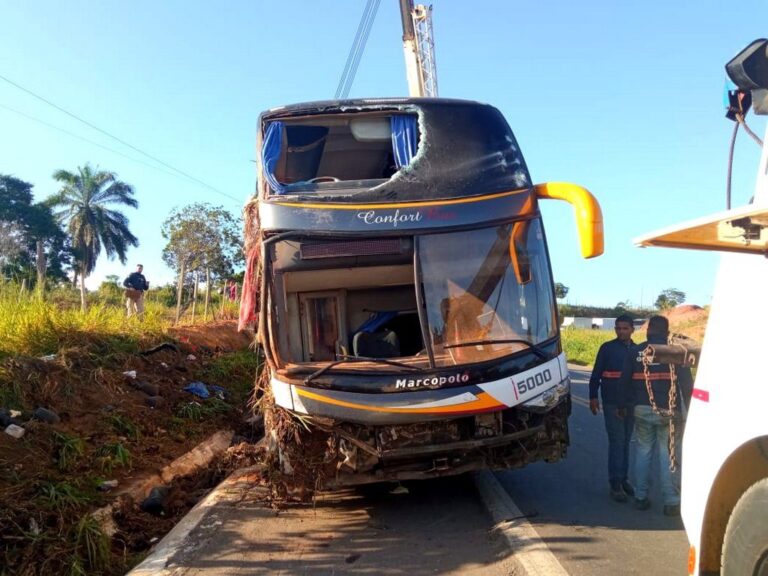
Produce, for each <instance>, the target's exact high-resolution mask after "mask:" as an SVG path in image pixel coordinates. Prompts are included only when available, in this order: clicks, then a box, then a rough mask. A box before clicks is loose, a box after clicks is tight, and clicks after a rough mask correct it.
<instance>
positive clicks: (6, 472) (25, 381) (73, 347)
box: [0, 290, 259, 576]
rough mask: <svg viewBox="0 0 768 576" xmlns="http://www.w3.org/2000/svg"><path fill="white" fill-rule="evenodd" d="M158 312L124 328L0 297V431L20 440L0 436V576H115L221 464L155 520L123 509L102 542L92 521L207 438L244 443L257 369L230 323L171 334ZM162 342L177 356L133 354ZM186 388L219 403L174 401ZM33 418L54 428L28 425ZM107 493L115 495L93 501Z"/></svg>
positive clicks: (121, 321) (184, 487)
mask: <svg viewBox="0 0 768 576" xmlns="http://www.w3.org/2000/svg"><path fill="white" fill-rule="evenodd" d="M166 312H167V309H165V308H164V307H163V306H161V305H160V304H152V303H150V306H149V307H148V313H147V315H146V316H145V318H144V321H143V322H139V321H138V320H132V321H126V319H125V317H124V312H123V310H122V308H118V307H116V306H114V305H111V304H109V303H105V302H101V303H96V302H94V303H93V305H92V306H91V308H90V309H89V311H88V312H87V313H85V314H83V313H81V312H79V311H78V310H76V309H74V308H72V307H68V306H66V305H62V302H61V301H60V300H59V301H58V302H57V297H56V295H54V297H53V298H52V301H49V302H45V303H43V302H40V301H39V300H37V299H36V298H35V296H34V295H28V296H24V297H21V298H20V297H19V293H18V291H17V290H5V291H3V290H0V409H3V410H4V411H5V412H4V416H5V417H6V418H7V417H9V412H10V411H11V410H13V411H14V414H16V412H15V411H18V412H19V413H20V414H19V415H17V416H15V418H14V422H15V423H18V424H19V425H21V426H22V427H23V428H24V429H25V434H24V436H23V437H22V438H18V439H17V438H13V437H12V436H10V435H8V434H4V433H2V432H0V574H2V575H3V576H5V575H6V574H23V575H33V574H40V575H42V574H46V575H47V574H123V573H125V571H126V570H127V569H128V568H130V567H131V566H132V565H133V564H135V562H136V561H138V560H139V559H140V558H141V557H142V555H143V554H144V553H145V551H146V550H147V549H148V547H149V545H150V541H151V540H152V539H153V538H156V537H161V536H162V535H163V534H164V533H165V532H166V531H167V530H168V529H170V528H171V527H172V526H173V525H174V523H175V522H176V521H177V520H178V518H179V516H180V515H182V514H184V513H185V512H186V511H187V510H188V509H189V507H190V506H191V505H193V504H194V502H195V501H196V500H197V498H199V497H200V496H201V495H202V494H203V493H204V491H205V490H207V489H208V488H209V487H210V486H211V485H212V483H213V482H215V481H216V480H218V479H219V478H220V477H221V474H222V473H223V470H224V469H223V468H221V467H223V466H226V463H225V462H222V463H220V464H219V466H218V467H214V468H212V469H211V470H208V471H206V472H205V473H203V474H202V475H197V476H195V477H188V478H182V479H180V480H179V481H177V482H174V483H173V484H172V485H170V486H169V487H168V493H167V494H166V497H165V504H164V508H163V512H162V515H161V516H159V517H156V516H151V515H149V514H147V513H144V512H140V511H139V510H138V508H137V506H138V505H139V504H140V503H139V502H130V501H125V502H123V503H122V505H121V507H119V509H118V511H117V513H116V514H115V520H116V523H117V527H118V532H117V534H116V535H115V536H114V537H113V538H109V537H107V535H106V534H105V533H104V530H103V526H102V525H101V524H100V523H99V522H98V521H96V520H95V519H94V517H93V516H92V512H93V511H94V510H96V509H98V508H100V507H102V506H104V505H106V504H109V503H111V502H112V501H113V500H114V499H115V495H116V494H117V493H119V492H120V490H121V489H122V488H123V487H125V486H126V485H128V484H129V483H131V482H132V481H134V480H136V479H140V478H142V477H143V476H146V475H148V474H151V473H154V472H157V470H158V469H159V468H161V467H162V466H164V465H166V464H168V463H169V462H170V461H171V460H173V459H174V458H176V457H178V456H180V455H181V454H184V453H185V452H187V451H188V450H189V449H190V448H192V447H193V446H194V445H196V444H197V443H198V442H200V441H201V440H203V439H204V438H205V437H207V436H208V435H209V434H211V433H212V432H214V431H216V430H219V429H233V428H235V429H236V432H238V433H239V434H241V435H247V434H248V433H249V432H250V428H249V426H248V425H246V424H245V423H244V421H245V419H246V418H247V417H248V416H249V415H250V411H249V410H250V409H249V407H248V405H249V399H250V396H251V393H252V390H253V378H254V374H255V373H256V372H257V370H258V362H259V360H258V356H257V355H256V353H254V352H253V351H251V350H249V349H248V348H247V345H248V342H249V339H248V338H247V337H245V336H243V335H237V333H236V332H235V328H234V322H229V323H218V324H216V325H214V326H212V327H210V328H209V329H207V330H206V331H205V337H204V338H203V337H202V336H201V334H200V331H199V329H198V328H196V327H185V328H178V329H170V328H169V326H168V324H167V322H166V320H165V317H166V315H167V314H166ZM161 342H172V343H174V346H175V349H174V348H170V347H169V348H167V349H164V350H162V351H159V352H157V353H154V354H151V355H142V354H141V353H140V352H141V351H146V350H147V349H149V348H151V347H153V346H155V345H157V344H159V343H161ZM190 354H192V355H193V357H191V356H189V355H190ZM128 371H135V372H136V378H135V379H134V378H131V377H130V376H126V375H125V374H124V372H128ZM197 380H199V381H202V382H205V383H206V384H215V385H219V386H222V387H224V388H225V389H226V396H224V398H223V399H220V398H209V399H206V400H203V399H200V398H197V397H195V396H193V395H192V394H190V393H189V392H184V391H183V390H182V389H183V387H184V386H185V385H186V384H188V383H189V382H192V381H197ZM38 408H45V409H47V410H50V411H52V412H54V413H55V414H56V416H57V417H58V421H52V422H50V423H46V422H45V421H43V420H41V419H40V418H35V417H33V414H34V412H35V410H37V409H38ZM2 428H5V427H4V426H3V427H2ZM106 480H116V481H117V483H118V487H117V488H115V489H113V490H112V491H109V492H103V491H100V490H99V486H100V485H102V483H103V482H104V481H106Z"/></svg>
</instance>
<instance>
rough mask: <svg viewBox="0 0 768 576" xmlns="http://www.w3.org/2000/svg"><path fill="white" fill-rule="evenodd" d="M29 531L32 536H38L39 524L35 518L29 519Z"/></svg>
mask: <svg viewBox="0 0 768 576" xmlns="http://www.w3.org/2000/svg"><path fill="white" fill-rule="evenodd" d="M29 531H30V532H31V533H32V534H33V535H34V536H40V524H38V523H37V520H35V519H34V518H30V519H29Z"/></svg>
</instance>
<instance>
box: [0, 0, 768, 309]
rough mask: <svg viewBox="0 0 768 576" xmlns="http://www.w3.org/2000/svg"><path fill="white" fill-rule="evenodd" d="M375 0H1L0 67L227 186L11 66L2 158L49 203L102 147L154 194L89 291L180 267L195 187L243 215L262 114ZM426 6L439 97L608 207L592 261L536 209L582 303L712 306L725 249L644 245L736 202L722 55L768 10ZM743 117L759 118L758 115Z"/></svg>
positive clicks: (559, 272) (752, 3)
mask: <svg viewBox="0 0 768 576" xmlns="http://www.w3.org/2000/svg"><path fill="white" fill-rule="evenodd" d="M364 4H365V3H364V2H363V0H295V1H292V2H288V1H284V2H265V1H255V0H254V1H245V0H241V1H234V0H233V1H229V2H216V3H214V2H202V1H194V0H184V1H163V2H157V1H152V2H150V1H146V0H133V1H131V2H125V1H123V2H117V1H111V0H105V1H99V2H96V1H89V2H86V1H81V0H70V1H68V2H61V1H54V0H49V1H36V0H4V1H3V2H2V4H0V22H2V27H3V34H2V35H0V75H2V76H4V77H6V78H8V79H10V80H12V81H13V82H15V83H17V84H20V85H22V86H24V87H25V88H27V89H29V90H31V91H33V92H35V93H37V94H39V95H41V96H43V97H45V98H46V99H48V100H50V101H52V102H54V103H55V104H57V105H58V106H60V107H62V108H65V109H66V110H69V111H70V112H72V113H74V114H76V115H78V116H80V117H82V118H85V119H86V120H88V121H89V122H91V123H92V124H94V125H96V126H98V127H99V128H101V129H103V130H105V131H108V132H110V133H112V134H114V135H116V136H118V137H120V138H121V139H122V140H125V141H127V142H129V143H131V144H132V145H134V146H136V147H137V148H140V149H142V150H144V151H146V152H148V153H150V154H152V155H153V156H156V157H158V158H160V159H162V160H163V161H164V162H166V163H167V164H170V165H172V166H174V167H176V168H178V169H180V170H182V171H184V172H187V173H188V174H190V175H192V176H194V177H195V178H197V179H199V180H201V181H203V182H205V183H207V184H209V185H210V186H213V187H214V188H216V189H217V190H220V191H222V192H223V193H224V194H226V195H227V196H222V195H219V194H217V193H216V192H213V191H212V190H210V189H209V188H206V187H204V186H202V185H200V184H198V183H195V182H193V181H190V180H188V179H185V178H183V177H176V176H172V175H170V174H169V173H168V171H167V169H162V170H161V169H158V168H157V165H156V163H154V162H153V161H151V160H149V159H147V158H146V157H143V156H141V155H140V154H139V153H138V152H136V151H133V150H130V149H128V148H126V147H124V146H122V145H121V144H119V143H117V142H115V141H112V140H110V139H109V138H107V137H106V136H104V135H103V134H101V133H99V132H97V131H94V130H92V129H91V128H88V127H87V126H85V125H83V124H81V123H79V122H77V121H76V120H74V119H72V118H70V117H68V116H66V115H64V114H62V113H61V112H59V111H57V110H55V109H54V108H52V107H50V106H48V105H46V104H44V103H43V102H40V101H39V100H36V99H34V98H33V97H31V96H30V95H29V94H26V93H24V92H22V91H21V90H19V89H17V88H15V87H13V86H11V85H10V84H8V83H7V82H4V81H2V80H0V172H1V173H10V174H13V175H15V176H16V177H18V178H21V179H23V180H26V181H28V182H31V183H33V184H34V186H35V191H36V195H37V196H38V198H41V199H42V198H43V197H45V196H48V195H49V194H51V193H53V192H55V191H56V183H55V182H54V181H53V180H52V179H51V174H52V173H53V172H54V170H56V169H60V168H64V169H68V170H75V169H76V167H77V166H78V165H82V164H83V163H85V162H91V163H92V164H94V165H97V166H99V167H100V168H101V169H105V170H110V171H114V172H116V173H117V174H118V177H119V178H120V179H121V180H124V181H126V182H128V183H130V184H132V185H133V186H134V187H135V189H136V198H137V200H138V201H139V203H140V206H139V209H138V210H128V212H127V214H128V216H129V218H130V221H131V227H132V229H133V231H134V233H136V235H137V236H138V237H139V238H140V241H141V244H140V246H139V247H138V248H135V249H132V250H131V252H130V253H129V264H128V266H122V265H121V264H120V263H119V262H117V261H109V260H107V258H106V257H104V256H102V258H101V259H100V261H99V264H98V266H97V268H96V271H95V273H94V275H93V276H92V278H91V279H90V280H89V282H88V285H89V286H91V287H95V286H97V285H98V283H99V282H100V281H101V280H102V279H103V277H104V276H105V275H107V274H118V275H120V276H124V275H125V274H126V273H127V271H128V270H129V269H131V268H132V265H133V264H134V263H136V262H142V263H143V264H144V265H145V273H146V275H147V277H148V278H149V279H150V281H152V282H153V284H159V283H165V282H169V281H171V280H172V279H173V272H172V271H170V270H168V269H167V268H165V266H164V265H163V264H162V261H161V259H160V253H161V250H162V248H163V245H164V243H163V240H162V238H161V236H160V227H161V225H162V222H163V220H164V219H165V218H166V216H167V215H168V213H169V212H170V211H171V210H172V209H173V208H174V207H175V206H181V205H184V204H187V203H191V202H198V201H207V202H211V203H213V204H221V205H223V206H225V207H226V208H228V209H230V210H232V211H233V212H235V213H237V212H239V210H240V208H241V206H242V204H243V202H244V201H245V200H246V199H247V198H248V197H249V195H250V194H251V193H252V191H253V190H254V186H255V177H256V175H255V164H254V163H253V160H254V156H255V154H254V142H255V134H256V124H257V117H258V114H259V112H261V111H262V110H265V109H267V108H271V107H274V106H278V105H282V104H288V103H293V102H303V101H310V100H319V99H326V98H331V97H333V94H334V93H335V91H336V86H337V84H338V82H339V78H340V76H341V72H342V70H343V68H344V63H345V61H346V58H347V53H348V51H349V47H350V45H351V42H352V39H353V36H354V33H355V31H356V29H357V25H358V21H359V18H360V15H361V13H362V10H363V6H364ZM433 6H434V13H433V23H434V33H435V44H436V55H437V68H438V79H439V87H440V95H441V96H444V97H453V98H467V99H473V100H480V101H484V102H488V103H491V104H493V105H495V106H497V107H498V108H499V109H500V110H501V111H502V112H503V113H504V115H505V116H506V118H507V120H508V121H509V123H510V125H511V126H512V128H513V130H514V131H515V134H516V136H517V139H518V141H519V143H520V145H521V147H522V149H523V153H524V154H525V157H526V160H527V163H528V167H529V169H530V171H531V174H532V177H533V180H534V181H535V182H544V181H571V182H575V183H578V184H581V185H583V186H586V187H588V188H589V189H590V190H591V191H592V192H593V193H594V194H595V196H597V198H598V199H599V201H600V203H601V205H602V208H603V215H604V219H605V230H606V252H605V255H604V256H602V257H600V258H597V259H594V260H589V261H585V260H582V259H581V257H580V255H579V250H578V246H577V244H576V232H575V225H574V221H573V216H572V212H571V209H570V208H569V207H568V206H567V205H565V204H560V203H551V202H549V203H545V204H544V206H543V208H542V210H543V212H544V217H545V227H546V230H547V235H548V239H549V244H550V251H551V256H552V265H553V271H554V275H555V280H556V281H559V282H562V283H564V284H565V285H567V286H569V287H570V293H569V296H568V298H567V301H568V302H570V303H574V304H594V305H609V306H611V305H614V304H616V303H617V302H619V301H625V300H627V301H630V302H631V303H633V304H635V305H639V304H644V305H650V304H652V303H653V301H654V300H655V298H656V296H657V295H658V293H659V292H660V291H661V290H663V289H665V288H671V287H673V288H678V289H680V290H683V291H684V292H686V294H687V295H688V302H690V303H695V304H707V303H708V302H709V299H710V295H711V290H712V285H713V277H714V271H715V269H716V266H717V261H718V258H717V256H715V255H710V254H697V253H692V252H686V251H676V250H662V249H645V250H641V249H638V248H635V247H633V246H632V244H631V239H632V238H633V237H635V236H638V235H640V234H643V233H646V232H649V231H652V230H654V229H657V228H661V227H664V226H667V225H669V224H673V223H675V222H678V221H680V220H685V219H691V218H694V217H698V216H702V215H705V214H708V213H711V212H715V211H718V210H721V209H723V208H724V206H725V178H726V164H727V155H728V146H729V139H730V134H731V130H732V124H731V123H730V122H728V121H727V120H725V118H724V117H723V101H722V94H723V86H724V80H725V74H724V70H723V66H724V64H725V62H726V61H727V60H729V59H730V58H731V57H732V56H733V55H735V54H736V53H737V52H738V51H739V50H740V49H741V48H743V47H744V46H746V45H747V44H748V43H749V42H750V41H752V40H754V39H755V38H758V37H762V36H765V35H766V29H765V22H766V21H768V18H767V17H768V4H766V3H765V1H764V0H744V1H743V2H741V3H739V5H738V8H736V7H735V6H734V4H733V3H732V2H726V1H713V0H698V1H693V0H676V1H675V2H668V1H643V2H640V1H629V0H625V1H621V2H620V1H614V2H609V1H608V0H582V1H580V2H572V1H570V2H569V1H565V0H551V1H549V2H534V1H529V2H509V1H501V0H498V1H488V2H484V3H478V2H469V1H463V2H460V1H458V0H434V2H433ZM401 34H402V32H401V29H400V21H399V12H398V2H397V0H384V1H383V2H382V3H381V6H380V9H379V13H378V17H377V19H376V22H375V24H374V26H373V29H372V32H371V35H370V39H369V41H368V45H367V48H366V51H365V54H364V56H363V59H362V62H361V64H360V69H359V71H358V74H357V77H356V80H355V83H354V85H353V87H352V90H351V92H350V96H352V97H366V96H402V95H405V94H406V93H407V86H406V80H405V71H404V62H403V54H402V44H401ZM8 108H11V109H13V110H15V111H16V112H12V111H10V110H8ZM19 112H21V113H23V114H26V115H27V116H31V117H34V118H36V119H37V120H38V121H42V122H45V123H47V124H50V125H53V126H55V127H57V128H59V129H62V130H66V131H68V132H71V133H73V134H76V135H77V136H79V137H81V138H85V139H88V140H91V141H93V142H96V143H98V144H100V145H102V146H106V147H108V148H111V149H112V150H114V152H113V151H108V150H105V149H103V148H99V147H97V146H96V145H94V144H91V143H88V142H85V141H83V140H80V139H77V138H74V137H72V136H71V135H68V134H65V133H62V132H60V131H57V130H55V129H53V128H51V127H49V126H46V125H43V124H41V123H39V122H38V121H33V120H30V119H29V118H26V117H24V116H21V115H20V114H19ZM750 123H751V126H752V128H753V129H754V130H755V131H756V132H757V133H758V134H760V135H762V134H763V132H764V127H765V122H764V120H763V119H761V118H755V117H750ZM115 152H119V153H120V154H124V155H125V156H129V157H131V158H133V159H134V160H132V159H128V158H125V157H124V156H121V155H118V154H117V153H115ZM757 159H758V149H757V146H756V145H755V144H754V143H753V142H751V141H750V140H749V139H748V138H746V137H745V136H744V135H743V134H742V135H741V136H740V139H739V141H738V143H737V147H736V162H735V168H734V187H733V190H734V204H735V205H738V204H743V203H746V202H747V201H748V199H749V197H750V196H751V195H752V190H753V187H754V178H755V173H756V166H757ZM136 160H140V162H138V161H136ZM148 165H149V166H148Z"/></svg>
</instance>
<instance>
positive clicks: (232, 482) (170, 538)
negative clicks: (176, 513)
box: [126, 466, 260, 576]
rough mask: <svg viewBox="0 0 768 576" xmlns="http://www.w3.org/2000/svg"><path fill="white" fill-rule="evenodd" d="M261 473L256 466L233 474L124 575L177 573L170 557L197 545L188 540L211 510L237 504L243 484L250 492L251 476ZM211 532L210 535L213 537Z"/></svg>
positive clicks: (251, 486) (240, 497) (157, 575)
mask: <svg viewBox="0 0 768 576" xmlns="http://www.w3.org/2000/svg"><path fill="white" fill-rule="evenodd" d="M258 470H260V467H259V466H252V467H250V468H243V469H241V470H237V471H235V472H233V473H232V474H231V475H230V476H228V477H227V478H225V479H224V480H223V481H222V482H221V483H220V484H219V485H218V486H216V487H215V488H214V489H213V490H211V492H210V493H209V494H208V495H207V496H206V497H205V498H203V499H202V500H201V501H200V502H198V503H197V504H196V505H195V506H194V508H192V510H190V511H189V512H188V513H187V514H186V515H185V516H184V517H183V518H182V519H181V520H180V521H179V523H178V524H176V526H174V527H173V529H172V530H171V531H170V532H168V534H166V535H165V536H164V537H163V539H162V540H160V542H158V543H157V545H156V546H155V548H154V549H153V550H152V552H151V553H150V554H149V556H147V557H146V558H145V559H144V561H143V562H141V564H139V565H138V566H136V567H135V568H133V570H131V571H130V572H128V573H127V574H126V576H150V575H155V576H170V575H172V574H174V573H175V572H176V568H175V567H173V566H169V563H170V561H171V559H172V558H173V556H174V555H175V554H176V553H177V552H180V551H182V550H183V549H184V546H185V544H186V545H187V546H190V545H192V546H193V547H196V546H199V544H200V542H199V541H198V542H197V543H196V544H190V542H187V538H188V537H189V535H190V533H191V532H192V531H193V530H194V529H195V528H197V527H198V526H199V525H200V523H201V522H202V521H203V519H204V518H205V517H206V516H207V515H208V513H209V512H211V510H213V509H214V508H215V507H216V506H219V505H220V504H222V503H225V504H226V503H236V502H239V501H240V500H241V499H242V495H243V489H242V484H248V485H249V488H251V492H252V491H253V480H252V474H253V473H254V472H256V471H258ZM213 534H214V533H211V535H213Z"/></svg>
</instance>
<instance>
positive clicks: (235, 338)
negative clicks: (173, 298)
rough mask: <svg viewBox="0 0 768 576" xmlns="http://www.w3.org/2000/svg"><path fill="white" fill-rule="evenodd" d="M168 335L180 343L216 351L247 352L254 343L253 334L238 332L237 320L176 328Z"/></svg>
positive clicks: (169, 331)
mask: <svg viewBox="0 0 768 576" xmlns="http://www.w3.org/2000/svg"><path fill="white" fill-rule="evenodd" d="M168 334H169V335H170V336H172V337H173V338H176V339H177V340H178V341H179V342H182V343H184V344H187V345H188V346H189V347H190V348H192V349H193V350H194V349H195V348H210V349H211V350H214V351H232V352H234V351H237V350H246V349H248V347H249V346H250V345H251V343H252V342H253V334H252V333H248V332H238V331H237V320H222V321H219V322H211V323H209V324H203V325H200V326H176V327H174V328H171V329H169V330H168Z"/></svg>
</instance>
